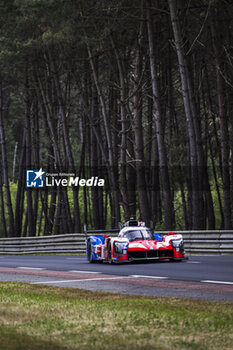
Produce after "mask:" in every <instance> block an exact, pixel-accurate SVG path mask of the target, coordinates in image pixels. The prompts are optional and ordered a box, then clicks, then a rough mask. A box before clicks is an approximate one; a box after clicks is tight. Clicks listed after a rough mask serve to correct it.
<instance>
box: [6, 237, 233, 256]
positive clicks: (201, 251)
mask: <svg viewBox="0 0 233 350" xmlns="http://www.w3.org/2000/svg"><path fill="white" fill-rule="evenodd" d="M158 232H159V233H160V234H166V233H168V232H167V231H158ZM174 233H181V234H182V235H183V237H184V246H185V250H186V253H187V254H190V255H192V254H193V255H195V254H196V255H224V254H225V255H227V254H233V231H174ZM87 235H90V234H87ZM87 235H85V234H83V233H74V234H64V235H52V236H41V237H24V238H17V237H16V238H0V254H84V253H85V239H86V237H87ZM111 235H112V236H116V235H117V233H115V234H114V233H113V234H111Z"/></svg>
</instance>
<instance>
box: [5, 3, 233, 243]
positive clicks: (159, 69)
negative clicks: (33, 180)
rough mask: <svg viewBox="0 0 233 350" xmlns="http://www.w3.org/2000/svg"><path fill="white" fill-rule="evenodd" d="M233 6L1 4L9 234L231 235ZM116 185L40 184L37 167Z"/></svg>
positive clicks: (180, 4) (7, 234)
mask: <svg viewBox="0 0 233 350" xmlns="http://www.w3.org/2000/svg"><path fill="white" fill-rule="evenodd" d="M232 13H233V5H232V2H231V1H230V0H193V1H188V0H177V1H176V0H134V1H128V0H119V1H107V0H96V1H94V0H85V1H84V0H79V1H77V0H0V145H1V156H0V157H1V167H0V175H1V176H0V210H1V222H0V237H13V236H18V237H20V236H35V235H48V234H60V233H73V232H82V231H83V225H84V224H87V225H88V227H89V228H95V229H103V228H105V227H108V228H109V227H117V225H118V222H119V221H124V220H125V219H126V220H127V219H129V217H130V216H132V215H134V216H136V217H137V218H139V219H141V220H143V221H145V222H146V224H147V225H153V227H156V228H157V229H165V230H172V229H177V230H179V229H200V230H205V229H226V230H227V229H231V228H232V198H233V192H232V184H233V156H232V154H233V118H232V110H233V80H232V68H233V50H232V49H233V47H232V43H233V16H232ZM40 168H42V169H43V170H44V171H46V172H49V173H52V172H56V173H57V172H66V173H67V172H72V173H75V174H76V175H77V176H79V177H80V178H86V179H88V178H90V177H92V176H98V177H99V178H104V179H105V186H104V187H98V186H96V187H77V186H72V187H61V186H53V187H51V188H48V187H45V188H43V189H31V188H27V187H26V170H29V169H37V170H38V169H40Z"/></svg>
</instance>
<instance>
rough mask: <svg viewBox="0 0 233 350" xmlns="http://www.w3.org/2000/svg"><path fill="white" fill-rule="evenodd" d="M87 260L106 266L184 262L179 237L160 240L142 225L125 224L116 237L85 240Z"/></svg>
mask: <svg viewBox="0 0 233 350" xmlns="http://www.w3.org/2000/svg"><path fill="white" fill-rule="evenodd" d="M86 252H87V260H88V261H89V262H90V263H92V262H97V261H103V262H109V263H117V262H131V261H136V260H158V259H170V260H183V259H185V251H184V243H183V238H182V235H181V234H175V233H173V232H170V233H169V234H166V235H164V236H163V237H161V235H160V234H158V233H153V232H152V231H151V229H149V228H147V227H145V226H144V224H143V223H141V222H139V223H138V222H137V221H135V220H133V221H128V222H127V223H126V224H125V225H124V227H123V228H122V229H121V230H120V232H119V234H118V237H111V236H109V235H107V234H105V235H98V236H90V237H88V238H87V240H86Z"/></svg>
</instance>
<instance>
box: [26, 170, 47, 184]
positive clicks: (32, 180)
mask: <svg viewBox="0 0 233 350" xmlns="http://www.w3.org/2000/svg"><path fill="white" fill-rule="evenodd" d="M44 173H45V172H44V171H43V170H42V169H41V168H40V170H27V187H32V188H39V187H44Z"/></svg>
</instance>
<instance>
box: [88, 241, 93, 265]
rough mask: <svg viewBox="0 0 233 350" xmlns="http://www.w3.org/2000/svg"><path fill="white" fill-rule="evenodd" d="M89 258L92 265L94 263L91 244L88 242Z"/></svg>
mask: <svg viewBox="0 0 233 350" xmlns="http://www.w3.org/2000/svg"><path fill="white" fill-rule="evenodd" d="M87 258H88V261H89V262H90V263H93V258H92V249H91V242H88V245H87Z"/></svg>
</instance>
